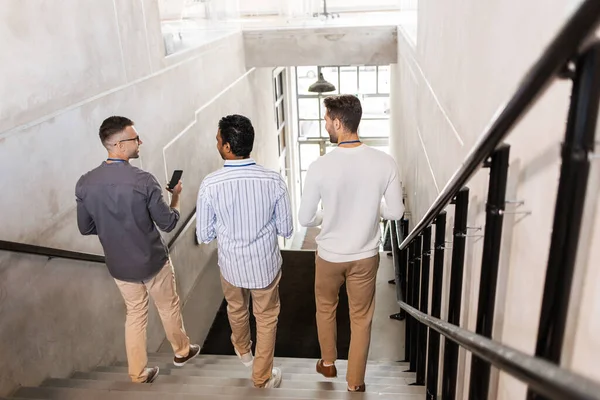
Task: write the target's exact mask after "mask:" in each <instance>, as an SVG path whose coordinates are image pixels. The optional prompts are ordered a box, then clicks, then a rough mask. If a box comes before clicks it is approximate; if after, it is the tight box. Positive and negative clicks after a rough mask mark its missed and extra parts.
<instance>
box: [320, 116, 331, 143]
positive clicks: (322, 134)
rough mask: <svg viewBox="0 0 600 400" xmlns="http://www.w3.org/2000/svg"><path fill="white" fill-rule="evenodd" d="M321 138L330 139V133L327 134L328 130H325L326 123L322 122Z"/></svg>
mask: <svg viewBox="0 0 600 400" xmlns="http://www.w3.org/2000/svg"><path fill="white" fill-rule="evenodd" d="M321 137H324V138H327V139H329V133H327V129H325V121H324V120H322V121H321Z"/></svg>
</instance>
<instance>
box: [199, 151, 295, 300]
mask: <svg viewBox="0 0 600 400" xmlns="http://www.w3.org/2000/svg"><path fill="white" fill-rule="evenodd" d="M196 218H197V220H196V234H197V235H198V241H200V242H202V243H209V242H211V241H213V240H214V239H216V238H218V243H219V251H218V253H219V267H220V269H221V274H222V275H223V278H225V280H226V281H227V282H229V283H231V284H232V285H233V286H237V287H241V288H246V289H262V288H265V287H267V286H269V285H270V284H271V283H272V282H273V280H274V279H275V277H276V276H277V274H278V273H279V271H280V269H281V263H282V258H281V252H280V251H279V244H278V241H277V235H279V236H284V237H286V238H289V237H291V236H292V232H293V222H292V210H291V206H290V197H289V194H288V190H287V187H286V185H285V181H284V180H283V178H282V177H281V176H280V175H279V174H278V173H277V172H275V171H271V170H268V169H266V168H264V167H262V166H260V165H256V163H255V162H254V160H253V159H251V158H247V159H244V160H227V161H225V166H224V167H223V168H222V169H220V170H218V171H216V172H213V173H212V174H210V175H208V176H207V177H206V178H205V179H204V181H203V182H202V184H201V185H200V190H199V192H198V204H197V214H196Z"/></svg>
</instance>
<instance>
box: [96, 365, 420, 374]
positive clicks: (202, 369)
mask: <svg viewBox="0 0 600 400" xmlns="http://www.w3.org/2000/svg"><path fill="white" fill-rule="evenodd" d="M158 366H159V367H160V370H161V371H164V373H171V374H172V375H176V374H177V373H178V372H176V371H186V372H183V373H184V374H186V375H187V373H188V372H189V373H190V374H196V373H206V374H207V375H205V376H220V375H223V374H229V373H240V374H244V375H246V376H249V375H250V374H251V372H252V370H251V369H250V368H247V367H245V366H243V365H242V364H241V363H240V364H239V366H237V365H236V366H234V367H231V366H227V365H225V366H223V365H214V364H211V365H208V366H206V365H205V366H202V365H186V366H185V367H176V366H174V365H173V364H162V365H161V364H159V365H158ZM275 366H276V367H280V368H281V372H283V373H284V374H302V375H309V374H317V372H316V370H315V368H314V367H312V368H297V367H296V368H294V367H289V366H287V365H283V366H280V365H277V363H275ZM95 371H97V372H122V373H127V367H125V366H112V367H98V368H96V369H95ZM345 376H346V369H341V368H340V369H338V377H345ZM366 376H367V377H374V378H375V377H379V378H414V377H415V374H414V372H404V371H393V370H392V371H389V370H381V369H377V368H370V367H367V375H366Z"/></svg>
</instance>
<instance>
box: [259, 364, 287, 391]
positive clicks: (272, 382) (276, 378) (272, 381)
mask: <svg viewBox="0 0 600 400" xmlns="http://www.w3.org/2000/svg"><path fill="white" fill-rule="evenodd" d="M282 378H283V375H282V374H281V370H280V369H279V368H273V370H272V371H271V377H270V378H269V380H268V381H267V383H266V384H265V386H264V387H265V389H273V388H278V387H279V386H280V385H281V379H282Z"/></svg>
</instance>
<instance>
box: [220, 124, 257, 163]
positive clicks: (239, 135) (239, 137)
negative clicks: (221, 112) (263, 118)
mask: <svg viewBox="0 0 600 400" xmlns="http://www.w3.org/2000/svg"><path fill="white" fill-rule="evenodd" d="M219 131H221V140H222V141H223V144H225V143H229V146H231V152H232V153H233V154H235V155H236V156H238V157H250V153H251V152H252V146H253V145H254V128H253V127H252V122H251V121H250V120H249V119H248V118H246V117H244V116H243V115H237V114H234V115H228V116H226V117H223V118H221V120H220V121H219Z"/></svg>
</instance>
